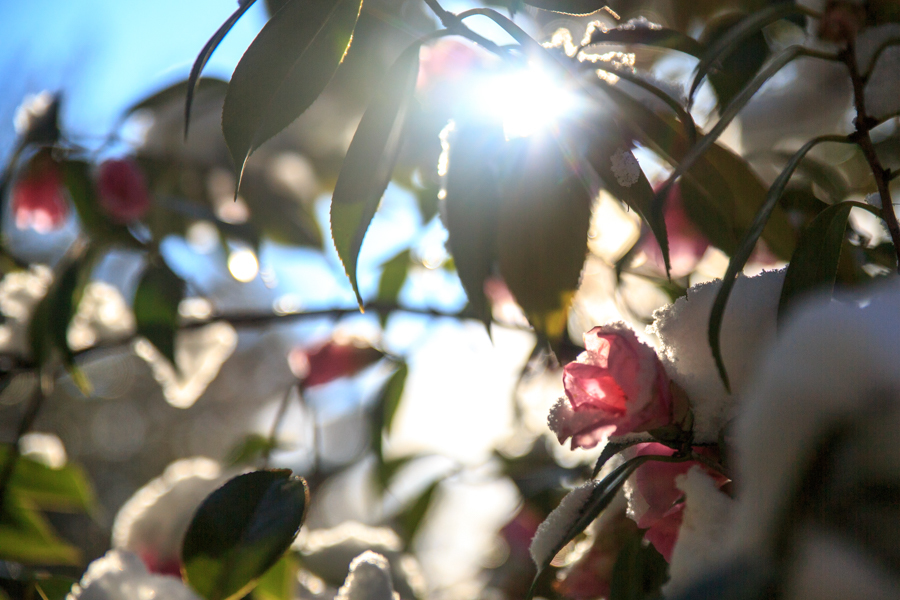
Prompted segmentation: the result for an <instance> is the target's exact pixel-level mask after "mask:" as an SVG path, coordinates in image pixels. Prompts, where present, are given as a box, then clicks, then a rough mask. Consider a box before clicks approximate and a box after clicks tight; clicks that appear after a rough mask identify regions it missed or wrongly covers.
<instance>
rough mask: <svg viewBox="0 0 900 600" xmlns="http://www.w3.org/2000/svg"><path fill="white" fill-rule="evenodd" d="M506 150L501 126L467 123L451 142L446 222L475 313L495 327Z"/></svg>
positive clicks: (458, 266)
mask: <svg viewBox="0 0 900 600" xmlns="http://www.w3.org/2000/svg"><path fill="white" fill-rule="evenodd" d="M505 146H506V140H505V138H504V135H503V128H502V126H501V125H500V124H499V123H484V122H474V123H462V124H460V126H459V129H458V130H457V131H456V132H454V134H453V137H452V139H451V140H450V156H449V164H448V170H447V185H446V189H447V196H446V198H445V199H444V210H443V211H442V213H441V217H442V219H443V222H444V226H445V227H446V228H447V232H448V238H447V246H448V248H449V250H450V253H451V254H452V255H453V262H454V264H455V265H456V272H457V274H458V275H459V280H460V282H461V283H462V286H463V289H464V290H465V291H466V296H468V298H469V307H470V310H471V312H472V314H474V315H475V316H476V317H477V318H478V319H480V320H481V321H482V322H483V323H484V324H485V327H488V328H489V327H490V322H491V305H490V303H489V302H488V299H487V297H486V296H485V294H484V282H485V280H486V279H487V278H488V277H490V276H491V274H492V273H493V271H494V263H496V261H497V228H498V224H499V221H498V218H499V209H500V188H499V170H500V164H499V163H500V160H501V159H500V156H501V153H502V152H503V150H504V148H505Z"/></svg>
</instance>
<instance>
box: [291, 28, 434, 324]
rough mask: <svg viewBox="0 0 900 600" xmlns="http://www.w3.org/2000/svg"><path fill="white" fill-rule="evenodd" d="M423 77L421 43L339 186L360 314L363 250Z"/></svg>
mask: <svg viewBox="0 0 900 600" xmlns="http://www.w3.org/2000/svg"><path fill="white" fill-rule="evenodd" d="M279 14H280V13H279ZM418 73H419V43H418V42H417V43H415V44H413V45H411V46H410V47H409V48H407V49H406V50H405V51H404V52H403V54H401V55H400V57H399V58H398V59H397V61H396V62H395V63H394V65H393V66H392V67H391V69H390V71H388V73H387V75H386V76H385V78H384V81H383V82H382V85H381V88H380V89H379V90H378V92H377V93H376V95H375V97H374V98H373V99H372V102H371V103H370V104H369V106H368V108H366V112H365V113H364V114H363V117H362V120H361V121H360V122H359V127H357V129H356V133H355V134H354V136H353V140H352V141H351V142H350V148H349V149H348V150H347V156H346V157H344V162H343V164H342V165H341V172H340V175H338V180H337V183H336V184H335V186H334V196H333V197H332V200H331V237H332V239H333V240H334V246H335V248H336V249H337V252H338V256H339V257H340V259H341V262H342V263H343V264H344V269H345V270H346V272H347V277H348V278H349V279H350V285H352V286H353V291H354V293H355V294H356V299H357V301H358V302H359V305H360V308H362V305H363V300H362V296H361V295H360V293H359V286H358V284H357V281H356V266H357V261H358V259H359V250H360V248H361V247H362V242H363V238H364V237H365V235H366V231H367V230H368V229H369V223H371V222H372V217H373V216H375V211H376V210H377V209H378V204H379V202H381V196H382V195H383V194H384V190H385V189H386V188H387V185H388V183H389V182H390V180H391V174H392V173H393V170H394V164H395V163H396V162H397V155H398V154H399V152H400V145H401V143H402V141H403V129H404V124H405V121H406V113H407V109H408V108H409V103H410V100H411V99H412V93H413V90H414V88H415V85H416V78H417V77H418Z"/></svg>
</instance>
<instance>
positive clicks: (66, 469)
mask: <svg viewBox="0 0 900 600" xmlns="http://www.w3.org/2000/svg"><path fill="white" fill-rule="evenodd" d="M8 457H9V449H8V448H7V447H2V448H0V464H5V463H6V461H7V460H8ZM9 489H11V490H14V493H16V494H18V495H20V496H21V497H24V498H27V499H28V500H29V501H30V502H33V503H34V505H35V506H37V507H39V508H41V509H43V510H51V511H68V510H79V511H82V512H88V511H90V510H91V509H92V508H93V506H94V501H95V499H94V493H93V491H92V490H91V485H90V483H89V482H88V479H87V477H86V475H85V473H84V471H83V470H82V469H81V468H80V467H79V466H78V465H75V464H73V463H68V464H66V465H64V466H62V467H59V468H51V467H48V466H47V465H45V464H43V463H40V462H38V461H35V460H32V459H31V458H28V457H27V456H20V457H18V458H17V459H16V465H15V467H14V468H13V473H12V477H11V478H10V481H9Z"/></svg>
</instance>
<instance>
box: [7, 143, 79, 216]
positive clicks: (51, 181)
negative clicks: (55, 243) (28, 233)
mask: <svg viewBox="0 0 900 600" xmlns="http://www.w3.org/2000/svg"><path fill="white" fill-rule="evenodd" d="M12 212H13V215H14V216H15V219H16V227H17V228H19V229H27V228H28V227H31V228H32V229H34V230H35V231H37V232H38V233H49V232H51V231H54V230H56V229H59V228H60V227H62V226H63V224H64V223H65V222H66V218H67V217H68V216H69V203H68V202H67V201H66V197H65V195H64V193H63V176H62V172H61V170H60V167H59V163H57V162H56V161H55V160H53V157H52V156H50V153H49V151H41V152H39V153H38V154H36V155H35V156H34V158H32V159H31V162H30V163H29V164H28V167H27V168H26V169H25V172H24V174H23V175H22V176H21V177H20V178H19V180H18V181H16V183H15V186H14V187H13V190H12Z"/></svg>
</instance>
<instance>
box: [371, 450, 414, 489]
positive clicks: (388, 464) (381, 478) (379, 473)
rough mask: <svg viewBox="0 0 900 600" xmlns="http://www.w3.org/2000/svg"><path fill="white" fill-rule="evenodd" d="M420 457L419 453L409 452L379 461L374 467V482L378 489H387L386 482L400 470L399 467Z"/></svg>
mask: <svg viewBox="0 0 900 600" xmlns="http://www.w3.org/2000/svg"><path fill="white" fill-rule="evenodd" d="M421 457H422V455H421V454H409V455H407V456H401V457H399V458H391V459H388V460H385V461H381V462H379V463H378V465H377V466H376V468H375V483H376V484H377V485H378V488H379V489H380V491H382V492H383V491H384V490H385V489H387V486H388V484H389V483H390V482H391V480H392V479H393V478H394V476H395V475H396V474H397V473H399V472H400V469H402V468H403V467H404V466H406V465H408V464H409V463H410V462H412V461H414V460H415V459H417V458H421Z"/></svg>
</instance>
